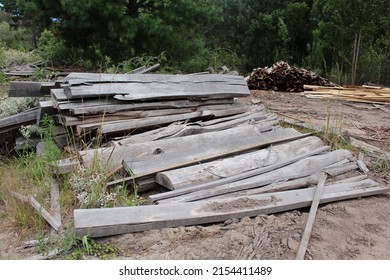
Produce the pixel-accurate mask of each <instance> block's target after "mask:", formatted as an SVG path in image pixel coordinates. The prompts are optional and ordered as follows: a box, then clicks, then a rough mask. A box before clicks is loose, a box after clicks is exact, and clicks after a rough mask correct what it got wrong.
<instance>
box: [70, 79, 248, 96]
mask: <svg viewBox="0 0 390 280" xmlns="http://www.w3.org/2000/svg"><path fill="white" fill-rule="evenodd" d="M64 93H65V95H66V97H67V98H69V99H81V98H96V97H102V96H114V97H115V98H116V99H118V100H125V101H137V100H151V99H152V100H158V99H160V100H161V99H162V100H169V99H180V98H185V99H217V98H232V97H246V96H249V94H250V92H249V89H248V87H247V86H246V85H245V86H243V85H230V84H224V83H216V82H210V83H199V84H196V83H194V84H183V83H172V84H157V83H150V84H149V83H107V84H93V85H88V86H74V87H73V86H65V87H64Z"/></svg>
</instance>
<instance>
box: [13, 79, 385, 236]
mask: <svg viewBox="0 0 390 280" xmlns="http://www.w3.org/2000/svg"><path fill="white" fill-rule="evenodd" d="M15 88H18V89H19V92H27V91H28V90H29V89H30V93H31V92H32V90H31V88H32V85H31V84H28V83H26V84H25V90H23V85H22V84H17V85H16V84H15V85H12V86H11V90H14V89H15ZM47 91H48V90H47V87H46V85H40V86H39V88H38V87H37V89H35V90H34V92H47ZM48 92H50V95H51V97H52V100H50V101H45V102H41V103H40V108H39V113H38V116H39V118H41V116H42V115H43V114H51V115H56V116H57V121H58V123H59V124H61V126H62V127H65V128H66V131H72V136H75V137H80V138H87V137H88V138H89V139H91V138H93V137H97V136H102V138H103V139H105V140H107V141H106V143H107V145H103V146H102V147H100V148H96V149H91V148H88V147H87V148H85V149H82V150H80V151H78V156H79V157H78V159H77V160H76V162H75V163H76V164H80V163H81V164H82V165H84V166H85V167H88V166H92V165H94V164H96V160H98V161H99V162H100V165H101V166H102V167H103V168H105V169H106V170H108V171H112V172H116V171H118V172H119V171H122V172H123V174H124V175H123V176H122V177H121V178H120V179H117V180H114V181H111V182H109V183H108V184H107V192H109V191H110V189H111V187H115V186H117V185H123V184H125V185H127V186H128V187H129V189H131V188H138V190H139V191H146V190H150V189H152V188H153V189H154V188H155V187H156V186H159V187H160V188H161V187H163V188H165V190H166V191H165V192H162V193H156V194H154V195H151V196H149V199H150V204H151V205H146V206H136V207H119V208H104V209H100V208H99V209H76V210H75V211H74V224H75V231H76V233H77V234H79V235H87V234H88V235H89V236H91V237H98V236H107V235H115V234H122V233H128V232H137V231H144V230H150V229H158V228H163V227H177V226H185V225H195V224H205V223H213V222H221V221H225V220H227V219H232V218H242V217H245V216H256V215H260V214H269V213H276V212H281V211H287V210H292V209H299V208H302V207H307V206H310V205H311V203H312V201H313V197H314V193H315V192H316V187H315V186H316V185H317V183H318V181H319V179H320V178H323V176H322V175H321V173H326V174H327V175H328V179H327V181H326V182H325V183H324V185H325V186H323V191H322V196H320V197H319V198H318V202H319V203H328V202H332V201H338V200H342V199H350V198H357V197H363V196H368V195H374V194H381V193H385V192H387V191H388V189H387V188H384V187H382V186H380V185H379V184H378V183H377V182H375V181H373V180H371V179H368V178H367V176H366V175H365V174H362V172H367V170H366V167H365V166H364V164H363V163H362V162H361V161H359V160H357V159H355V158H354V157H353V156H352V154H351V153H350V152H349V151H347V150H342V149H341V150H336V151H330V147H328V146H325V145H324V144H323V142H322V141H321V140H320V139H319V138H318V137H315V136H311V135H310V134H302V133H300V132H298V131H296V130H294V129H292V128H281V127H279V126H278V125H277V123H278V120H277V116H276V115H274V114H272V113H267V112H266V111H265V109H264V107H262V106H261V105H256V106H246V105H244V104H243V103H242V102H240V100H239V98H240V97H247V96H249V93H250V92H249V89H248V86H247V84H246V82H245V80H244V78H243V77H241V76H233V75H218V74H191V75H158V74H142V75H139V74H121V75H119V74H117V75H110V74H93V73H71V74H70V75H68V76H67V77H66V78H65V79H64V80H63V81H59V82H57V83H55V84H53V85H52V87H51V88H50V90H49V91H48ZM72 164H73V161H68V162H59V163H57V164H56V166H57V168H58V169H57V170H58V172H59V173H62V172H66V171H67V170H69V166H72ZM359 170H360V171H359ZM112 172H110V173H112ZM346 174H348V175H346ZM339 176H343V177H339Z"/></svg>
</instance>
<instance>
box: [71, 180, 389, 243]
mask: <svg viewBox="0 0 390 280" xmlns="http://www.w3.org/2000/svg"><path fill="white" fill-rule="evenodd" d="M388 191H389V189H388V188H385V187H381V186H379V185H378V183H376V182H374V181H372V180H369V179H368V180H365V182H364V183H353V186H350V185H348V186H339V185H338V186H336V187H334V186H326V187H325V188H324V190H323V195H322V197H321V200H320V203H329V202H334V201H340V200H345V199H351V198H357V197H364V196H369V195H376V194H383V193H386V192H388ZM314 192H315V188H308V189H302V190H293V191H286V192H280V193H270V194H261V195H257V196H249V197H239V198H229V199H221V200H212V201H197V202H192V203H177V204H165V205H149V206H138V207H120V208H99V209H76V210H74V221H75V232H76V234H77V235H79V236H84V235H88V236H90V237H100V236H110V235H116V234H123V233H130V232H139V231H146V230H152V229H160V228H166V227H179V226H188V225H198V224H208V223H217V222H222V221H226V220H229V219H240V218H243V217H253V216H257V215H263V214H272V213H277V212H283V211H289V210H294V209H300V208H303V207H307V206H309V205H311V203H312V200H313V196H314Z"/></svg>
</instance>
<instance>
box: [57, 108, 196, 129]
mask: <svg viewBox="0 0 390 280" xmlns="http://www.w3.org/2000/svg"><path fill="white" fill-rule="evenodd" d="M195 110H196V109H194V108H182V109H161V110H147V111H145V110H142V111H124V112H117V113H113V114H110V113H107V114H97V115H79V116H69V115H67V114H64V113H62V114H61V115H59V116H57V118H58V119H61V122H63V124H64V125H65V126H75V125H84V124H94V123H104V122H112V121H124V120H131V119H140V118H148V117H156V116H169V115H176V114H185V113H191V112H194V111H195Z"/></svg>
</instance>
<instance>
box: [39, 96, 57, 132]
mask: <svg viewBox="0 0 390 280" xmlns="http://www.w3.org/2000/svg"><path fill="white" fill-rule="evenodd" d="M56 113H58V109H56V108H55V104H54V102H53V100H47V101H39V109H38V112H37V126H38V127H39V126H40V124H41V121H42V119H43V117H44V116H45V115H48V116H54V115H55V114H56Z"/></svg>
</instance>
